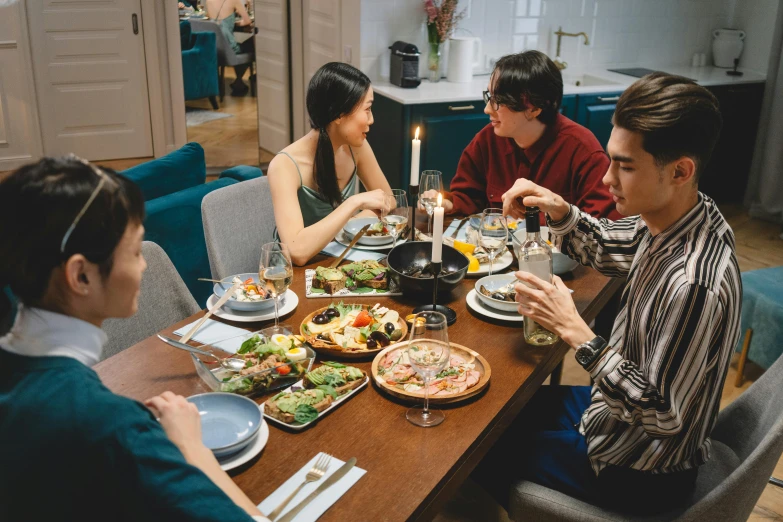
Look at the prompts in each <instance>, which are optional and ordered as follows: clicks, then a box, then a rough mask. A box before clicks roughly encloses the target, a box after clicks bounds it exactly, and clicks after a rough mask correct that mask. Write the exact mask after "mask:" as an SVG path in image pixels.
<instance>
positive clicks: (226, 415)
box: [188, 392, 261, 458]
mask: <svg viewBox="0 0 783 522" xmlns="http://www.w3.org/2000/svg"><path fill="white" fill-rule="evenodd" d="M188 401H189V402H192V403H193V404H195V405H196V407H197V408H198V411H199V414H200V415H201V439H202V441H203V442H204V445H205V446H206V447H207V448H209V449H211V450H212V452H213V453H214V454H215V456H216V457H218V458H221V457H226V456H228V455H232V454H234V453H236V452H238V451H240V450H241V449H243V448H244V447H245V446H247V445H248V444H249V443H250V442H251V441H252V440H253V437H254V436H255V435H256V433H258V428H259V427H260V426H261V410H260V409H259V408H258V405H257V404H256V403H255V402H253V401H252V400H250V399H248V398H247V397H243V396H241V395H236V394H234V393H218V392H215V393H202V394H199V395H193V396H192V397H188Z"/></svg>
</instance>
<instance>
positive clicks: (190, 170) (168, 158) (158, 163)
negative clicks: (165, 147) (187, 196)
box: [120, 142, 207, 201]
mask: <svg viewBox="0 0 783 522" xmlns="http://www.w3.org/2000/svg"><path fill="white" fill-rule="evenodd" d="M120 174H122V175H123V176H125V177H126V178H128V179H130V180H131V181H133V182H134V183H136V184H137V185H138V186H139V188H141V192H142V194H143V195H144V200H145V201H150V200H152V199H155V198H159V197H161V196H166V195H168V194H173V193H174V192H178V191H180V190H185V189H187V188H190V187H195V186H196V185H203V184H204V182H205V181H206V180H207V167H206V163H205V161H204V149H203V148H202V147H201V145H199V144H198V143H195V142H193V143H187V144H185V145H183V146H182V147H181V148H179V149H178V150H175V151H174V152H169V153H168V154H166V155H165V156H162V157H160V158H157V159H154V160H152V161H148V162H146V163H141V164H140V165H136V166H135V167H131V168H129V169H127V170H123V171H122V172H120Z"/></svg>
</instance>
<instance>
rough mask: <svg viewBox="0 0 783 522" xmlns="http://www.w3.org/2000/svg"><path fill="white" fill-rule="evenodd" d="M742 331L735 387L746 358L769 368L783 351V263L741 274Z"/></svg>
mask: <svg viewBox="0 0 783 522" xmlns="http://www.w3.org/2000/svg"><path fill="white" fill-rule="evenodd" d="M740 332H742V335H741V337H740V341H739V342H738V343H737V348H736V350H737V351H740V352H741V353H740V358H739V363H738V365H737V380H736V382H735V385H736V386H740V385H741V384H742V379H743V370H744V369H745V361H746V360H747V359H750V360H752V361H753V362H754V363H756V364H758V365H759V366H761V367H762V368H765V369H766V368H769V367H770V366H772V364H773V363H774V362H775V361H776V360H777V359H778V357H780V354H781V353H783V266H777V267H774V268H762V269H761V270H751V271H750V272H743V273H742V320H741V323H740Z"/></svg>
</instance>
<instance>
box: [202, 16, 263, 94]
mask: <svg viewBox="0 0 783 522" xmlns="http://www.w3.org/2000/svg"><path fill="white" fill-rule="evenodd" d="M190 25H191V27H192V29H193V32H194V33H195V32H211V33H215V38H216V41H217V59H218V90H219V92H220V101H221V102H222V101H223V97H224V96H225V94H226V82H225V81H224V79H225V75H226V67H227V66H228V67H236V66H237V65H248V66H250V91H251V93H252V94H253V96H255V95H256V90H255V89H256V86H255V82H254V81H253V75H254V74H255V62H256V55H255V53H254V52H251V53H238V54H237V53H235V52H234V49H232V48H231V44H229V43H228V40H227V39H226V35H224V34H223V32H222V31H221V30H220V25H219V24H218V23H217V22H215V21H213V20H193V19H191V20H190Z"/></svg>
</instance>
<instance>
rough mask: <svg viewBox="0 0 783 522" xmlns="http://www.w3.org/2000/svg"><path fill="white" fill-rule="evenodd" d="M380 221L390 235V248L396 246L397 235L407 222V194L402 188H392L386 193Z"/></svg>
mask: <svg viewBox="0 0 783 522" xmlns="http://www.w3.org/2000/svg"><path fill="white" fill-rule="evenodd" d="M381 221H383V224H384V225H386V228H387V230H388V231H389V235H391V237H392V240H393V243H392V248H394V247H395V246H397V236H399V235H400V233H401V232H402V231H403V230H405V227H406V225H407V224H408V194H407V193H406V192H405V191H404V190H400V189H392V191H391V194H386V205H385V206H384V208H383V209H382V210H381Z"/></svg>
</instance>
